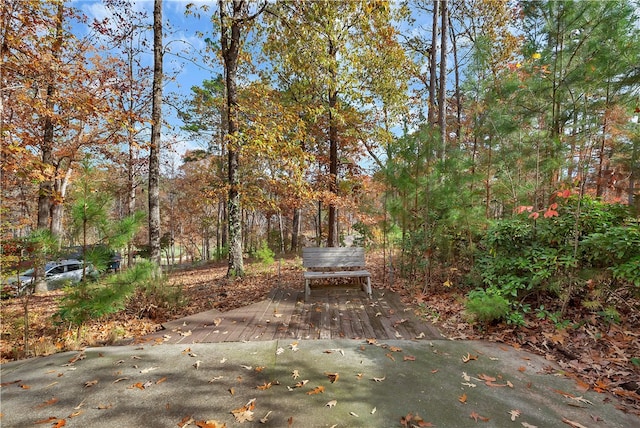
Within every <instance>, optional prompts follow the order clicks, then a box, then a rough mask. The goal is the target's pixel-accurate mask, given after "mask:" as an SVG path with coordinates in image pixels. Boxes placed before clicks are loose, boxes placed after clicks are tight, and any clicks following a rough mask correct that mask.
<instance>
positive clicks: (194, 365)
mask: <svg viewBox="0 0 640 428" xmlns="http://www.w3.org/2000/svg"><path fill="white" fill-rule="evenodd" d="M201 363H202V361H200V360H198V361H196V362H195V363H193V367H195V369H196V370H198V369H199V368H200V364H201Z"/></svg>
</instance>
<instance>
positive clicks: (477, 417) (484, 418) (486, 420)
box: [469, 412, 489, 422]
mask: <svg viewBox="0 0 640 428" xmlns="http://www.w3.org/2000/svg"><path fill="white" fill-rule="evenodd" d="M469 417H470V418H471V419H473V420H474V421H476V422H478V420H480V421H482V422H488V421H489V418H487V417H485V416H481V415H479V414H478V413H476V412H471V414H470V415H469Z"/></svg>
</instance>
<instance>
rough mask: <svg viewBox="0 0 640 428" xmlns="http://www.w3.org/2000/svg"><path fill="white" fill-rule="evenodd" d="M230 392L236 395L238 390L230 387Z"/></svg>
mask: <svg viewBox="0 0 640 428" xmlns="http://www.w3.org/2000/svg"><path fill="white" fill-rule="evenodd" d="M228 391H229V394H231V395H234V394H235V393H236V390H235V388H234V387H231V388H229V390H228Z"/></svg>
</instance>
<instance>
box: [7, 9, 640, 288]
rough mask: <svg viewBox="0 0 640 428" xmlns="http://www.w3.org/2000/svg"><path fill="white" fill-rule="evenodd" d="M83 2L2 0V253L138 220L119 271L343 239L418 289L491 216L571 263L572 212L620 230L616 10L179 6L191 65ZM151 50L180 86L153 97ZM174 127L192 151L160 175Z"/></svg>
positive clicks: (630, 115) (103, 232) (233, 266)
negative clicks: (143, 221)
mask: <svg viewBox="0 0 640 428" xmlns="http://www.w3.org/2000/svg"><path fill="white" fill-rule="evenodd" d="M103 4H104V6H106V8H107V9H108V10H109V11H110V15H109V17H108V18H105V19H103V20H95V19H94V20H91V19H89V18H87V17H86V16H84V15H83V14H82V12H81V11H80V10H78V9H76V7H78V4H77V3H70V2H65V1H38V0H33V1H18V0H15V1H5V2H3V3H2V5H1V6H0V7H1V8H2V17H1V22H0V25H1V27H0V31H1V33H0V41H1V43H0V46H1V53H2V65H1V66H0V88H1V92H2V97H1V103H2V104H0V118H1V119H0V120H1V122H0V128H1V131H2V148H1V156H2V169H1V171H2V176H1V180H2V207H1V210H2V212H1V214H2V223H1V225H0V227H1V228H2V230H1V232H2V237H3V241H4V242H5V243H6V242H9V241H11V240H13V239H18V240H20V239H22V238H25V237H28V236H29V235H30V234H32V233H34V231H37V230H49V231H50V232H51V234H52V235H53V236H54V237H55V238H56V239H57V242H58V244H57V245H58V246H61V247H67V246H72V245H83V244H85V245H86V244H94V243H104V242H107V243H109V244H110V245H111V244H113V243H114V242H115V241H113V240H111V241H112V242H111V241H110V237H113V236H114V232H113V230H111V231H110V230H109V228H108V227H107V225H108V224H110V223H109V222H110V221H116V222H117V221H123V220H125V219H132V218H133V216H134V214H135V213H136V212H143V213H147V214H149V213H150V214H151V215H148V219H149V223H148V226H147V227H143V228H141V229H140V230H139V231H138V232H137V234H136V235H135V236H134V237H133V238H132V239H131V240H129V241H128V242H126V243H121V242H120V243H119V244H118V245H117V248H116V249H117V250H119V251H121V252H122V253H123V254H124V255H125V261H124V265H127V264H131V263H132V261H133V256H134V255H135V254H142V255H150V257H151V258H152V260H155V261H156V262H158V263H159V262H160V258H161V255H162V258H163V263H169V264H175V263H181V262H186V261H197V260H212V259H225V258H228V260H229V274H230V275H235V276H242V275H243V273H244V270H243V269H244V268H243V264H242V260H243V256H246V255H247V254H248V255H255V254H256V253H258V252H259V251H266V250H269V251H272V252H274V253H285V252H297V251H298V250H299V249H300V248H301V246H304V245H329V246H336V245H342V244H344V242H345V239H349V240H350V239H352V238H353V237H355V239H356V244H358V245H367V246H371V247H379V248H385V251H386V252H387V253H385V254H392V253H393V254H396V257H397V260H392V262H393V263H396V262H397V263H398V265H396V266H395V268H396V270H397V271H398V272H400V274H402V275H409V276H414V277H415V278H416V279H417V280H419V281H424V283H425V284H426V285H429V284H431V281H435V282H437V283H438V284H442V283H443V282H444V280H446V281H449V280H450V279H452V278H450V277H449V276H450V275H449V274H442V272H451V269H462V268H463V267H470V266H473V265H474V263H475V262H476V261H477V259H478V253H477V252H478V251H480V252H481V253H482V254H489V252H490V251H493V250H495V248H494V249H493V250H492V249H491V248H492V247H491V245H489V244H488V243H487V241H486V239H487V238H488V237H490V236H494V237H495V236H497V235H496V233H497V232H495V228H496V227H506V226H505V225H510V227H515V226H514V223H508V221H516V220H517V221H518V222H521V223H518V224H519V225H520V224H524V225H527V226H526V227H527V228H528V229H527V232H526V233H530V232H531V233H533V235H531V236H534V235H535V236H537V237H538V238H539V236H540V232H539V230H540V228H541V227H544V226H542V225H541V223H542V222H544V221H547V222H553V221H555V222H556V223H553V227H559V228H561V230H556V231H555V232H553V233H559V234H565V235H566V236H555V237H554V236H551V238H550V241H549V242H547V243H546V244H545V246H546V247H549V246H551V247H553V246H554V245H556V244H557V242H556V244H554V242H553V240H554V239H555V240H556V241H558V240H562V239H564V238H566V244H567V245H568V246H569V247H571V248H573V244H575V247H576V252H575V254H573V256H574V259H572V261H569V262H567V263H568V264H567V266H566V267H567V268H568V267H571V268H572V269H573V268H576V266H577V263H578V262H577V261H576V260H577V259H576V257H577V251H578V250H577V245H578V242H579V241H580V240H581V237H583V235H585V233H583V232H584V229H583V217H581V215H582V214H583V213H584V212H585V210H586V208H585V207H587V206H589V207H595V208H593V209H594V210H595V211H594V212H595V213H596V214H593V213H592V214H593V215H600V216H604V215H605V214H603V213H609V212H611V210H610V208H609V207H610V206H612V205H611V204H621V205H624V206H626V208H623V209H624V210H626V209H627V208H630V210H628V211H624V214H621V215H619V216H617V217H615V218H616V219H619V220H616V222H614V221H613V220H611V222H610V223H607V225H600V226H598V229H597V231H599V232H603V233H604V232H606V229H607V227H609V226H613V225H615V226H620V227H624V228H625V229H622V230H623V232H621V236H620V238H619V239H620V240H622V241H624V240H625V239H629V237H630V236H632V235H633V233H636V231H637V227H638V226H637V225H638V223H637V219H638V212H639V209H640V198H639V197H638V195H639V192H640V191H639V190H638V178H639V177H640V160H639V157H640V125H639V124H638V116H639V115H640V67H639V64H640V45H639V44H640V42H639V41H640V28H639V25H638V22H639V15H638V11H639V4H638V2H637V1H607V2H595V1H594V2H591V1H536V2H508V1H499V0H464V1H463V0H449V1H426V0H411V1H406V2H404V1H399V2H388V1H344V2H340V1H313V2H310V1H277V2H248V1H243V0H234V1H227V0H220V1H219V2H212V4H210V5H204V4H202V5H200V7H198V6H196V5H187V6H186V7H185V10H184V12H185V13H186V14H188V15H189V16H190V17H198V18H199V19H200V21H201V22H203V23H206V25H204V28H206V30H205V31H202V32H198V36H199V37H200V38H201V40H202V41H203V45H204V46H205V47H206V48H205V49H203V50H198V51H197V52H195V51H193V50H190V51H180V52H177V51H171V48H170V46H169V44H167V43H166V34H167V33H168V32H170V31H171V22H170V21H168V22H167V21H166V20H165V22H163V19H162V16H161V11H162V2H161V1H160V0H156V1H155V2H153V3H151V2H144V3H142V4H143V7H142V8H141V7H140V4H137V5H136V6H137V7H134V5H132V4H131V3H130V2H128V1H125V0H104V1H103ZM152 5H154V6H155V8H153V9H152ZM154 17H155V19H153V18H154ZM163 25H164V28H163ZM79 28H83V31H79V30H78V29H79ZM163 35H164V37H165V38H164V39H163ZM169 54H171V55H172V58H175V57H181V58H183V59H188V60H189V61H193V62H196V63H198V64H199V65H201V66H202V67H203V68H202V69H203V70H208V71H201V76H202V78H201V83H200V84H199V85H197V86H194V87H192V88H190V91H188V92H187V93H182V94H177V93H163V91H162V88H163V85H166V83H167V82H168V81H171V79H172V78H174V77H173V76H172V75H171V74H170V73H163V68H162V64H163V58H164V60H165V61H166V58H167V55H169ZM152 56H153V57H154V58H155V61H150V60H149V58H151V57H152ZM152 107H153V108H152ZM167 112H171V114H173V115H177V116H178V117H179V118H180V119H181V122H180V123H178V124H176V123H168V122H167V120H166V115H167ZM163 114H164V115H165V116H163ZM185 136H188V138H189V139H190V140H191V141H192V142H198V143H199V144H200V145H199V146H195V145H193V146H192V147H199V148H197V149H193V148H192V149H190V150H188V151H187V152H186V153H184V154H183V155H182V156H181V158H180V159H179V160H177V158H176V156H175V153H174V152H173V151H172V150H173V149H172V147H174V146H173V144H174V143H175V140H176V139H177V138H178V137H181V138H184V137H185ZM160 163H161V164H162V167H160ZM585 201H587V202H585ZM595 204H597V205H595ZM616 206H617V205H616ZM91 207H98V208H99V209H98V208H95V211H96V212H97V211H100V212H102V213H103V214H101V215H100V216H98V215H96V216H94V217H91V215H90V212H88V210H89V211H91ZM156 207H157V208H156ZM616 209H617V208H616ZM74 210H75V212H76V214H75V215H74V214H73V212H74ZM563 210H564V211H563ZM590 215H591V214H590ZM563 218H565V219H566V218H568V220H566V222H565V223H563V224H564V226H561V225H559V224H558V223H557V222H558V221H560V220H562V221H564V220H563ZM504 221H507V223H505V222H504ZM634 221H635V223H634ZM614 223H615V224H614ZM634 224H635V226H634ZM518 227H519V226H518ZM523 227H524V226H523ZM549 227H551V226H549ZM629 228H632V231H631V232H630V229H629ZM488 231H489V232H488ZM491 231H493V232H491ZM594 231H595V229H594ZM491 233H494V234H493V235H491ZM510 233H511V232H510ZM523 233H524V234H526V233H525V232H523ZM536 233H537V235H536ZM553 233H552V234H551V235H553ZM516 235H517V233H516ZM510 236H511V237H513V235H510ZM527 236H529V235H527ZM633 236H635V235H633ZM532 239H533V238H532ZM612 239H613V238H612ZM634 239H635V238H634ZM614 241H615V240H614ZM614 241H611V245H617V244H615V242H618V243H619V242H620V241H615V242H614ZM633 242H635V241H633ZM512 244H513V243H512ZM513 245H515V244H513ZM112 246H113V245H112ZM505 248H507V252H508V248H509V247H508V246H507V247H505ZM4 254H8V253H7V251H5V252H4ZM634 254H635V253H633V254H631V253H629V254H627V255H626V256H625V257H626V259H625V261H624V263H627V262H628V261H629V260H632V261H633V260H635V261H634V263H635V264H632V265H631V267H630V268H629V269H631V271H630V272H631V273H630V274H629V275H630V276H628V277H624V278H626V279H625V280H626V281H629V280H630V281H631V283H634V281H633V278H634V277H635V274H636V273H638V272H639V271H640V268H638V267H637V265H638V263H639V262H638V260H640V259H637V258H635V259H634V257H637V256H636V255H634ZM555 257H556V260H557V257H558V255H557V254H556V255H555ZM531 260H539V259H538V258H534V259H531ZM531 260H530V262H531V263H533V261H531ZM5 261H6V260H5ZM127 262H128V263H127ZM386 263H388V261H387V262H386ZM598 263H599V262H598ZM598 263H596V262H595V261H593V260H592V261H591V262H589V266H590V268H592V267H593V266H600V265H602V263H600V264H598ZM621 263H622V262H621ZM434 269H438V270H439V272H440V274H439V275H436V277H435V279H434V277H433V275H434V272H433V270H434ZM527 269H529V270H532V269H533V268H531V267H530V266H529V267H528V268H527ZM633 269H636V270H633ZM443 275H444V276H443ZM639 275H640V273H639ZM453 276H454V277H456V275H453ZM585 281H586V279H585ZM534 282H535V281H534ZM484 283H485V284H486V283H487V279H486V278H485V279H484Z"/></svg>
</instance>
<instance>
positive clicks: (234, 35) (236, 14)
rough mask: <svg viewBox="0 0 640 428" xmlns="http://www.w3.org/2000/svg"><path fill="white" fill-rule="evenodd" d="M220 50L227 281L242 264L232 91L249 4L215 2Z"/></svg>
mask: <svg viewBox="0 0 640 428" xmlns="http://www.w3.org/2000/svg"><path fill="white" fill-rule="evenodd" d="M229 4H230V5H231V8H232V15H231V16H230V15H228V14H227V11H226V5H229ZM218 6H219V12H220V47H221V52H222V58H223V59H224V71H225V86H226V87H225V89H226V92H227V108H226V114H227V135H226V144H227V153H228V168H229V170H228V180H229V192H228V197H229V200H228V207H229V212H228V224H229V266H228V270H227V276H228V277H241V276H244V263H243V260H242V253H243V251H242V207H241V205H240V176H239V172H240V171H239V169H240V141H239V140H238V130H239V126H238V91H237V87H236V81H237V72H238V56H239V53H240V32H241V27H242V25H244V23H245V22H247V21H250V20H252V19H254V18H255V17H256V16H257V15H258V14H259V13H261V12H262V10H264V7H266V3H265V4H264V5H263V7H262V9H261V10H260V11H259V12H258V13H257V14H256V15H254V16H251V17H250V16H248V8H249V4H248V2H247V1H245V0H231V1H226V0H219V1H218Z"/></svg>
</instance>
